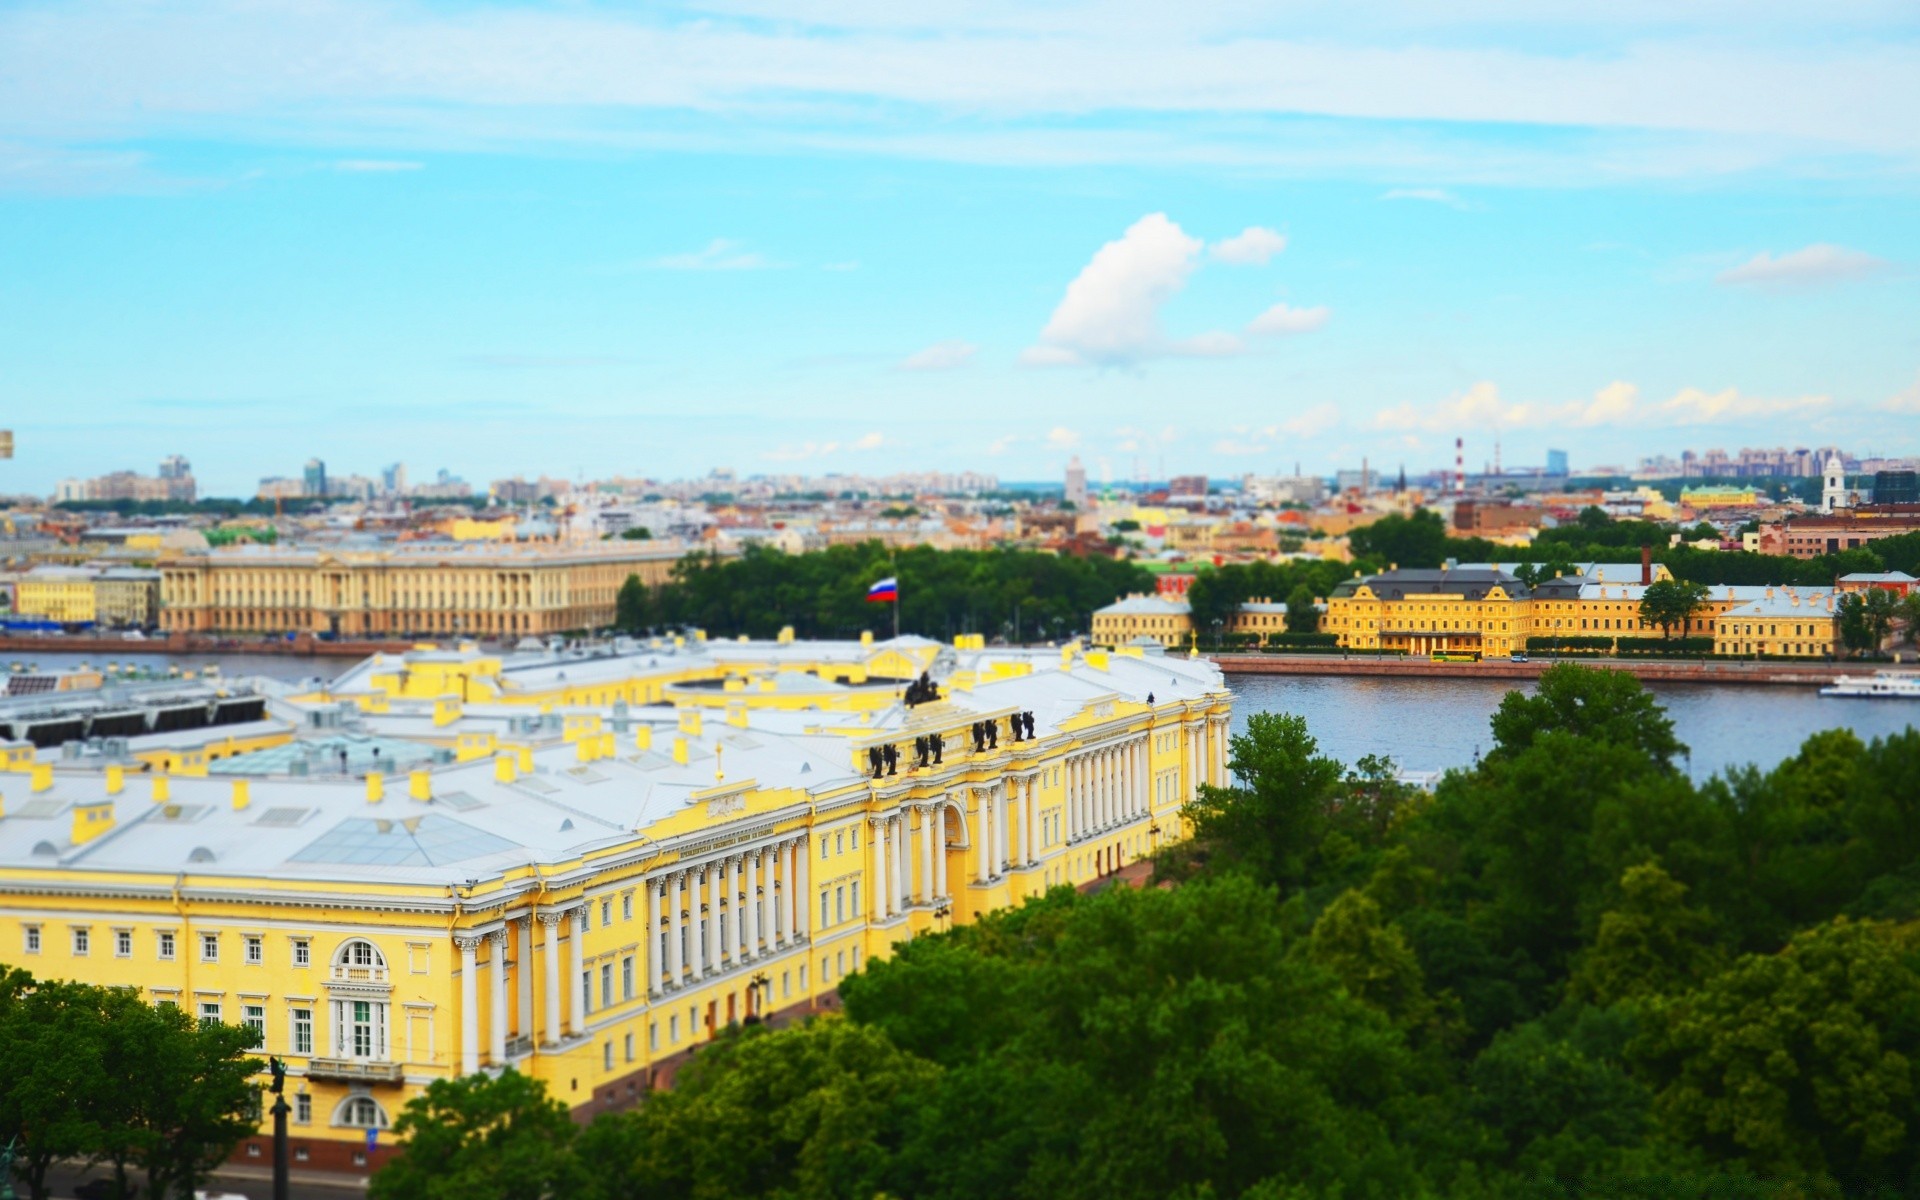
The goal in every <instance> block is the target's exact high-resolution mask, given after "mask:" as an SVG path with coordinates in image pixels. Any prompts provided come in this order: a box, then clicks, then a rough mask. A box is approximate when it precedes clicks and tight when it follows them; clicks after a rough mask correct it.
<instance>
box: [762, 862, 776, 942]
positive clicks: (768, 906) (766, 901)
mask: <svg viewBox="0 0 1920 1200" xmlns="http://www.w3.org/2000/svg"><path fill="white" fill-rule="evenodd" d="M773 925H774V922H773V851H772V850H770V849H764V848H763V849H762V850H761V851H760V941H761V951H760V952H761V953H762V954H772V953H773V939H774V928H773Z"/></svg>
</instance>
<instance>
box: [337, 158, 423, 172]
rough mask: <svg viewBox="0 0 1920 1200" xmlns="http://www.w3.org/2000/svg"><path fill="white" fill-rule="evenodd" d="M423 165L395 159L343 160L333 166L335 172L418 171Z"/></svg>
mask: <svg viewBox="0 0 1920 1200" xmlns="http://www.w3.org/2000/svg"><path fill="white" fill-rule="evenodd" d="M425 166H426V164H425V163H417V162H406V161H403V160H401V159H395V158H344V159H341V160H340V161H339V162H337V163H334V164H333V169H334V170H336V171H363V172H375V171H418V170H420V169H421V168H423V167H425Z"/></svg>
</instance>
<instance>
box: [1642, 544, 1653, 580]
mask: <svg viewBox="0 0 1920 1200" xmlns="http://www.w3.org/2000/svg"><path fill="white" fill-rule="evenodd" d="M1652 582H1653V547H1652V546H1642V547H1640V586H1641V587H1645V586H1646V585H1647V584H1650V583H1652Z"/></svg>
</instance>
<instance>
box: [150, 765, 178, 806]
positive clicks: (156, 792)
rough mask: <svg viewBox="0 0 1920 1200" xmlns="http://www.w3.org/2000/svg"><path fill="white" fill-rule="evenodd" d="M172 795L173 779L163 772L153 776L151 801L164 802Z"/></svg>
mask: <svg viewBox="0 0 1920 1200" xmlns="http://www.w3.org/2000/svg"><path fill="white" fill-rule="evenodd" d="M172 797H173V780H172V779H170V778H169V777H168V776H167V775H166V773H165V772H162V773H160V774H158V775H155V776H154V777H153V802H154V803H155V804H165V803H166V802H167V801H168V800H170V799H172Z"/></svg>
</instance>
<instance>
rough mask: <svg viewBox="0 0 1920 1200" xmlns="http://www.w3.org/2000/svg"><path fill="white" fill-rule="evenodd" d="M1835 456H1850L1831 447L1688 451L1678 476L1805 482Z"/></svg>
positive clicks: (1681, 458) (1683, 453)
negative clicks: (1784, 479) (1800, 480)
mask: <svg viewBox="0 0 1920 1200" xmlns="http://www.w3.org/2000/svg"><path fill="white" fill-rule="evenodd" d="M1834 455H1839V456H1840V457H1841V458H1842V459H1845V458H1847V457H1848V456H1847V455H1846V454H1845V453H1843V452H1842V451H1840V450H1839V449H1837V448H1835V447H1832V446H1822V447H1819V448H1817V449H1807V448H1805V447H1802V448H1800V449H1796V450H1788V449H1786V448H1784V447H1782V448H1777V449H1773V450H1755V449H1746V448H1743V449H1742V450H1741V451H1740V452H1739V453H1738V454H1731V455H1730V454H1728V453H1727V452H1726V451H1724V450H1717V449H1716V450H1705V451H1701V452H1699V453H1695V452H1694V451H1692V450H1687V451H1683V452H1682V453H1681V455H1680V472H1679V473H1680V475H1681V476H1682V477H1684V478H1687V479H1756V478H1759V479H1776V478H1786V479H1805V478H1808V477H1810V476H1814V475H1818V474H1820V468H1821V466H1822V464H1824V463H1825V462H1826V461H1827V459H1829V458H1831V457H1833V456H1834Z"/></svg>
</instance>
